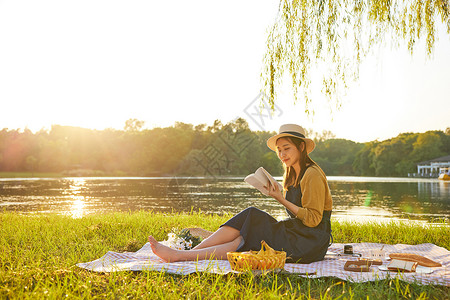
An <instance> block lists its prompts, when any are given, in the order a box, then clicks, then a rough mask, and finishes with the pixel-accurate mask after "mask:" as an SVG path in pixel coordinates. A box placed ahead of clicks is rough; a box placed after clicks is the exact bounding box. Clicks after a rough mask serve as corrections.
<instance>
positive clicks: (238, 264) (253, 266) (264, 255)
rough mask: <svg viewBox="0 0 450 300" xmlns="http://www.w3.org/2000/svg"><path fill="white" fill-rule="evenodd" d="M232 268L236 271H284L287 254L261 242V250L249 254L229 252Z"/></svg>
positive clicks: (228, 256)
mask: <svg viewBox="0 0 450 300" xmlns="http://www.w3.org/2000/svg"><path fill="white" fill-rule="evenodd" d="M227 258H228V261H229V262H230V265H231V268H232V269H233V270H235V271H248V270H269V269H283V268H284V264H285V262H286V252H284V251H276V250H274V249H272V248H271V247H269V245H267V243H266V242H265V241H261V250H259V251H252V250H250V251H247V252H227Z"/></svg>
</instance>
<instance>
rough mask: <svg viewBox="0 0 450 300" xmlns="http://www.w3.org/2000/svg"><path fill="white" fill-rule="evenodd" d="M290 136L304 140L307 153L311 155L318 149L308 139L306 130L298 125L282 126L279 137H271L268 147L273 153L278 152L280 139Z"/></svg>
mask: <svg viewBox="0 0 450 300" xmlns="http://www.w3.org/2000/svg"><path fill="white" fill-rule="evenodd" d="M285 136H289V137H294V138H298V139H302V140H304V141H305V144H306V151H307V153H308V154H309V153H310V152H312V151H313V150H314V148H315V147H316V144H315V143H314V141H313V140H312V139H308V138H306V137H305V129H303V127H302V126H299V125H296V124H284V125H281V127H280V130H279V131H278V134H277V135H274V136H272V137H270V138H269V139H268V140H267V146H268V147H269V148H270V149H272V150H273V151H276V149H277V140H278V139H279V138H282V137H285Z"/></svg>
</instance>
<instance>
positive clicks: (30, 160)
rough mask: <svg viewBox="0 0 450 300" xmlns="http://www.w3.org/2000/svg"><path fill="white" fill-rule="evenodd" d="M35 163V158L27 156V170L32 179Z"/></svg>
mask: <svg viewBox="0 0 450 300" xmlns="http://www.w3.org/2000/svg"><path fill="white" fill-rule="evenodd" d="M37 162H38V160H37V158H36V157H34V156H33V155H29V156H27V159H26V164H27V169H28V170H31V176H32V177H33V176H34V171H35V169H36V164H37Z"/></svg>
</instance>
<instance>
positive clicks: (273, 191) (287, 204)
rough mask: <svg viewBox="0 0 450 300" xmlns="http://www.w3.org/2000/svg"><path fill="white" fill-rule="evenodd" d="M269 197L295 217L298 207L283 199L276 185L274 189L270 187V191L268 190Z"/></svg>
mask: <svg viewBox="0 0 450 300" xmlns="http://www.w3.org/2000/svg"><path fill="white" fill-rule="evenodd" d="M266 188H267V187H266ZM269 196H271V197H273V198H274V199H275V200H277V201H278V202H280V204H282V205H284V207H286V208H287V209H289V211H290V212H292V213H293V214H294V215H297V213H298V210H299V208H300V207H299V206H297V205H295V204H294V203H292V202H290V201H288V200H286V198H284V196H283V193H282V192H281V191H280V189H279V187H278V185H276V186H275V187H273V186H271V189H269Z"/></svg>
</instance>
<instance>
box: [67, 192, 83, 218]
mask: <svg viewBox="0 0 450 300" xmlns="http://www.w3.org/2000/svg"><path fill="white" fill-rule="evenodd" d="M72 199H73V202H72V206H71V207H70V214H71V215H72V218H74V219H78V218H81V217H83V213H84V206H85V201H84V197H83V196H72Z"/></svg>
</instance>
